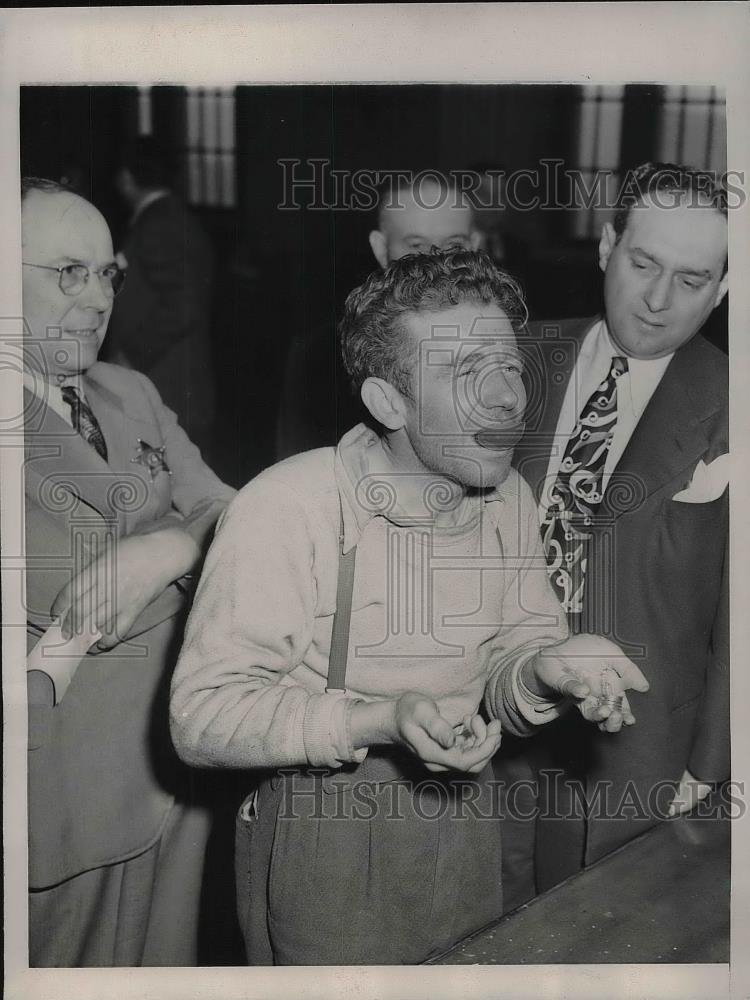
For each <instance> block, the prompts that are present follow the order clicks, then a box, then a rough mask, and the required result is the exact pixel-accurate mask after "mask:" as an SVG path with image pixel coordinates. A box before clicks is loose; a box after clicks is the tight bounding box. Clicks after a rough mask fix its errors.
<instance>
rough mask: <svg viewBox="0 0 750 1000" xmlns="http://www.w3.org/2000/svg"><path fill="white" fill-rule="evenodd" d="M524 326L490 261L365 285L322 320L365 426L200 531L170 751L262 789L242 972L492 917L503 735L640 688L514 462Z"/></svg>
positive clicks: (247, 835)
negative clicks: (494, 766) (611, 683)
mask: <svg viewBox="0 0 750 1000" xmlns="http://www.w3.org/2000/svg"><path fill="white" fill-rule="evenodd" d="M524 321H525V307H524V304H523V301H522V298H521V295H520V292H519V289H518V287H517V286H516V284H515V283H514V282H513V280H512V279H510V278H509V277H508V276H507V275H506V274H504V273H503V272H501V271H499V270H498V269H497V268H496V267H495V266H494V265H493V264H492V262H491V261H490V259H489V257H487V256H486V255H484V254H480V253H473V252H470V251H466V250H463V249H457V250H449V251H436V252H434V253H429V254H416V255H408V256H406V257H403V258H402V259H400V260H398V261H396V262H394V263H392V264H391V265H390V266H388V267H387V268H386V269H385V270H384V271H378V272H376V273H374V274H372V275H371V276H370V277H369V278H368V279H367V280H366V281H365V283H364V284H363V285H362V286H361V287H359V288H357V289H355V291H353V292H352V293H351V294H350V296H349V298H348V299H347V303H346V307H345V311H344V316H343V320H342V322H341V327H340V332H341V339H342V347H343V353H344V360H345V364H346V368H347V370H348V372H349V374H350V376H351V378H352V381H353V383H354V385H355V386H356V387H357V389H358V390H359V392H360V394H361V397H362V400H363V402H364V404H365V406H366V407H367V409H368V410H369V412H370V413H371V415H372V417H373V418H374V420H375V421H376V424H377V427H378V431H375V430H372V429H370V428H369V427H366V426H364V425H362V424H360V425H358V426H356V427H354V428H353V429H352V430H350V431H349V432H348V433H346V434H345V435H344V437H343V438H342V439H341V441H340V442H339V444H338V447H336V448H321V449H318V450H315V451H311V452H306V453H304V454H301V455H296V456H294V457H292V458H290V459H288V460H286V461H284V462H281V463H279V464H277V465H275V466H273V467H272V468H270V469H267V470H266V471H265V472H263V473H262V474H261V475H260V476H258V477H257V478H256V479H254V480H253V481H252V482H250V483H249V484H248V485H247V486H246V487H245V488H244V489H243V490H242V491H241V493H240V494H239V495H238V497H237V499H236V501H235V502H234V503H233V504H232V505H231V507H230V509H229V510H228V511H227V515H226V517H225V518H224V519H223V522H222V524H221V526H220V529H219V531H218V533H217V537H216V540H215V542H214V544H213V546H212V548H211V550H210V552H209V555H208V557H207V562H206V566H205V572H204V574H203V577H202V579H201V582H200V584H199V587H198V591H197V595H196V601H195V605H194V608H193V611H192V613H191V617H190V620H189V623H188V628H187V632H186V640H185V645H184V647H183V650H182V653H181V656H180V660H179V663H178V667H177V670H176V672H175V676H174V680H173V686H172V697H171V717H172V733H173V737H174V740H175V745H176V747H177V749H178V752H179V753H180V754H181V756H182V757H183V759H184V760H185V761H187V762H188V763H191V764H194V765H198V766H202V767H233V768H241V769H252V770H257V771H258V772H259V777H260V778H261V779H262V780H261V781H260V784H259V787H258V788H257V790H256V792H255V793H254V794H253V795H252V796H250V797H249V798H248V799H247V800H246V802H245V803H244V805H243V807H242V809H241V811H240V815H239V818H238V851H237V886H238V906H239V915H240V921H241V923H242V926H243V930H244V934H245V942H246V947H247V955H248V960H249V962H250V964H253V965H263V964H308V965H318V964H322V965H341V964H383V963H385V964H396V963H415V962H420V961H423V960H426V959H428V958H430V957H433V956H435V955H437V954H439V953H440V952H441V951H444V950H445V949H446V948H448V947H449V946H451V945H452V944H453V943H455V942H456V941H457V940H459V939H460V938H462V937H464V936H465V935H467V934H469V933H471V932H472V931H475V930H477V929H478V928H480V927H481V926H483V925H484V924H487V923H488V922H489V921H491V920H493V919H496V918H497V917H499V916H500V914H501V912H502V886H501V877H500V861H501V852H500V824H499V823H498V822H497V819H496V808H495V806H496V802H494V801H493V793H494V789H493V783H492V780H491V775H492V771H491V766H490V759H491V758H492V756H493V754H494V753H495V752H496V750H497V748H498V746H499V743H500V730H501V726H502V728H504V729H507V730H508V731H510V732H513V733H515V734H517V735H526V734H529V733H531V732H533V731H534V730H535V729H536V728H537V727H538V726H539V725H541V724H542V723H544V722H546V721H548V720H549V719H551V718H555V717H557V716H559V715H560V714H561V713H562V712H563V711H565V710H566V709H567V708H568V707H569V706H571V705H575V706H577V708H578V710H579V711H580V712H581V714H582V715H583V716H584V717H585V718H586V719H588V720H589V721H590V722H592V723H594V724H596V725H599V726H600V727H602V728H603V729H606V730H608V731H610V732H615V731H617V730H619V729H620V728H621V726H622V725H623V724H625V725H629V724H632V723H633V722H634V721H635V720H634V718H633V716H632V714H631V712H630V709H629V706H628V702H627V697H626V696H625V697H624V699H623V702H622V704H621V707H619V708H614V709H613V708H611V707H603V706H602V705H600V703H599V701H598V700H597V698H596V697H594V694H593V690H594V688H593V685H594V681H595V678H596V677H598V675H599V673H600V672H601V670H602V668H603V667H604V665H605V664H611V665H612V666H613V667H614V668H615V670H616V671H617V673H616V675H615V676H617V677H618V693H619V694H623V693H624V691H625V690H626V689H629V688H631V687H634V688H636V689H638V690H645V688H646V687H647V685H646V684H645V682H644V680H643V678H642V676H641V674H640V672H639V671H638V670H637V668H635V667H634V665H633V664H632V663H630V661H629V660H627V659H626V658H625V657H624V656H623V655H622V653H621V651H620V650H619V649H618V647H617V646H615V645H614V644H613V643H611V642H608V641H606V640H601V639H599V638H598V637H597V636H582V637H573V638H568V632H567V626H566V624H565V618H564V615H563V614H562V612H561V609H560V606H559V604H558V602H557V600H556V598H555V597H554V594H553V592H552V589H551V587H550V586H549V582H548V580H547V574H546V569H545V565H544V558H543V553H542V550H541V545H540V538H539V531H538V524H537V519H536V510H535V505H534V501H533V498H532V495H531V493H530V490H529V489H528V487H527V486H526V484H525V482H524V481H523V480H522V479H521V477H520V476H519V475H518V474H517V473H516V472H515V471H514V470H513V469H512V468H511V458H512V454H513V447H514V445H515V444H516V442H517V441H518V439H519V437H520V435H521V433H522V431H523V412H524V406H525V401H526V394H525V390H524V385H523V381H522V367H523V363H522V359H521V355H520V352H519V349H518V345H517V342H516V331H517V330H518V329H519V328H520V327H521V325H522V324H523V323H524ZM355 553H356V562H355Z"/></svg>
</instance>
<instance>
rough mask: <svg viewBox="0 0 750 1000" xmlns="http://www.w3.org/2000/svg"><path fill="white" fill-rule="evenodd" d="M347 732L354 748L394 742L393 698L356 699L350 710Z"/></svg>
mask: <svg viewBox="0 0 750 1000" xmlns="http://www.w3.org/2000/svg"><path fill="white" fill-rule="evenodd" d="M349 732H350V735H351V742H352V747H353V748H354V749H355V750H361V749H362V748H363V747H370V746H375V745H376V744H388V743H394V742H395V734H396V702H395V701H394V700H393V699H388V700H386V701H358V702H357V703H356V704H355V705H354V706H353V707H352V710H351V715H350V717H349Z"/></svg>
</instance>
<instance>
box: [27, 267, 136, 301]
mask: <svg viewBox="0 0 750 1000" xmlns="http://www.w3.org/2000/svg"><path fill="white" fill-rule="evenodd" d="M22 263H23V265H24V267H40V268H42V269H43V270H45V271H57V283H58V285H59V286H60V291H61V292H62V293H63V294H64V295H79V294H80V293H81V292H82V291H83V290H84V288H85V287H86V285H87V283H88V280H89V276H90V275H91V269H90V268H88V267H86V265H85V264H63V265H62V266H61V267H53V266H52V265H51V264H31V263H29V261H27V260H24V261H22ZM94 274H96V275H98V277H99V281H100V282H101V285H102V291H103V292H104V294H105V295H109V296H115V295H117V293H118V292H120V291H122V286H123V285H124V284H125V271H122V270H120V268H119V267H118V266H117V264H105V266H104V267H100V268H99V269H98V270H96V271H94Z"/></svg>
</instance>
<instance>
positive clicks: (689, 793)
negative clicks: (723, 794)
mask: <svg viewBox="0 0 750 1000" xmlns="http://www.w3.org/2000/svg"><path fill="white" fill-rule="evenodd" d="M710 791H711V786H710V785H707V784H706V783H705V782H703V781H698V779H697V778H694V777H693V775H692V774H691V773H690V771H688V770H687V769H686V770H685V771H684V772H683V774H682V777H681V778H680V784H679V787H678V789H677V794H676V795H675V797H674V799H673V800H672V804H671V805H670V807H669V815H670V816H679V815H681V814H682V813H686V812H690V810H691V809H692V808H693V807H694V806H696V805H697V804H698V803H699V802H700V801H701V800H702V799H705V797H706V796H707V795H708V793H709V792H710Z"/></svg>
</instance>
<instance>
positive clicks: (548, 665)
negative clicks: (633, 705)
mask: <svg viewBox="0 0 750 1000" xmlns="http://www.w3.org/2000/svg"><path fill="white" fill-rule="evenodd" d="M523 678H524V682H525V683H526V684H527V686H528V687H529V688H530V690H532V691H535V693H537V694H539V695H542V696H546V697H550V696H551V697H560V695H563V696H565V697H567V698H570V699H571V700H572V701H573V702H574V703H575V705H576V707H577V709H578V711H579V712H580V713H581V715H582V716H583V717H584V719H586V720H587V722H595V723H597V725H598V727H599V729H600V730H601V731H602V732H607V733H616V732H618V731H619V730H620V729H621V728H622V726H623V725H625V726H632V725H633V724H634V723H635V716H634V715H633V713H632V712H631V710H630V704H629V703H628V699H627V696H626V695H625V691H628V690H633V691H641V692H645V691H648V688H649V684H648V681H647V680H646V678H645V677H644V676H643V674H642V673H641V671H640V670H639V669H638V667H637V666H636V665H635V663H633V662H632V660H629V659H628V658H627V657H626V656H625V654H624V653H623V652H622V650H621V649H620V647H619V646H616V645H615V643H613V642H610V641H609V639H605V638H603V637H602V636H600V635H574V636H571V637H570V638H569V639H566V640H565V642H561V643H558V645H556V646H548V647H546V648H545V649H543V650H540V652H539V653H538V654H537V656H536V657H535V658H534V659H533V660H532V661H530V662H529V663H527V664H524V668H523ZM606 693H609V694H612V695H614V696H615V697H618V696H620V695H622V709H620V710H618V709H616V708H609V707H607V706H606V705H602V704H601V703H600V700H599V699H600V696H601V695H602V694H606Z"/></svg>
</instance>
